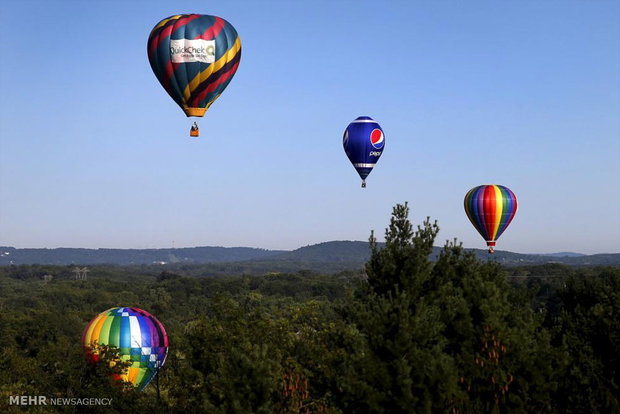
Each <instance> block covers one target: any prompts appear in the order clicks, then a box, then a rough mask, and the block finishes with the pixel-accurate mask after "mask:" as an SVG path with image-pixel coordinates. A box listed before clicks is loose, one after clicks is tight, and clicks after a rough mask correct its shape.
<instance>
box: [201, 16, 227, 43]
mask: <svg viewBox="0 0 620 414" xmlns="http://www.w3.org/2000/svg"><path fill="white" fill-rule="evenodd" d="M223 28H224V19H222V18H219V17H216V18H215V23H213V25H212V26H211V27H209V28H208V29H207V30H205V32H204V33H203V34H202V35H198V36H196V39H204V40H212V39H215V38H216V37H218V35H219V34H220V32H221V31H222V29H223Z"/></svg>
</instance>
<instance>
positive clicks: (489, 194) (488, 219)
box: [484, 185, 495, 239]
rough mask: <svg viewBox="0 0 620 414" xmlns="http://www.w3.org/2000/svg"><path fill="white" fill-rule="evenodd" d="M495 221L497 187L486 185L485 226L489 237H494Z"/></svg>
mask: <svg viewBox="0 0 620 414" xmlns="http://www.w3.org/2000/svg"><path fill="white" fill-rule="evenodd" d="M494 223H495V189H494V188H493V186H490V185H487V186H486V187H484V227H485V228H486V230H487V237H488V238H489V239H491V238H492V237H493V224H494Z"/></svg>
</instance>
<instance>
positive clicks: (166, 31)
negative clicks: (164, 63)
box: [149, 14, 200, 55]
mask: <svg viewBox="0 0 620 414" xmlns="http://www.w3.org/2000/svg"><path fill="white" fill-rule="evenodd" d="M199 17H200V15H199V14H190V15H189V16H188V17H183V18H181V19H176V20H171V21H170V24H169V25H167V26H165V27H164V28H163V29H162V30H161V31H160V32H159V34H158V35H157V37H156V38H155V39H153V41H152V42H151V44H150V48H149V55H150V54H152V53H153V52H154V51H155V49H157V48H158V47H159V44H160V43H161V42H162V41H163V40H164V39H165V38H167V37H169V36H170V35H171V34H172V32H173V31H176V30H178V29H180V28H181V27H183V26H185V25H186V24H187V23H189V22H191V21H192V20H195V19H197V18H199ZM173 29H174V30H173Z"/></svg>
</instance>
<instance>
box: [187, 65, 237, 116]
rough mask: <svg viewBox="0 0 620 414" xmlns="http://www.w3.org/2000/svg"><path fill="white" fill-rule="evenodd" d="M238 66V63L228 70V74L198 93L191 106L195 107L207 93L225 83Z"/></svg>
mask: <svg viewBox="0 0 620 414" xmlns="http://www.w3.org/2000/svg"><path fill="white" fill-rule="evenodd" d="M238 66H239V62H237V63H236V64H235V65H234V66H233V67H232V68H230V70H229V71H228V72H226V73H225V74H223V75H222V76H221V77H220V78H219V79H218V80H217V81H215V82H213V83H212V84H210V85H209V86H208V87H207V88H206V89H205V90H203V91H202V92H200V93H199V94H198V96H196V98H194V100H193V101H192V106H193V107H196V105H198V102H200V101H202V100H203V99H204V98H205V96H207V94H208V93H210V92H213V91H214V90H215V88H217V87H218V86H219V85H221V84H222V83H224V82H226V81H227V80H228V78H230V77H231V76H232V75H234V74H235V71H236V70H237V67H238Z"/></svg>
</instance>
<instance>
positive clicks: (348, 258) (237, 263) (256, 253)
mask: <svg viewBox="0 0 620 414" xmlns="http://www.w3.org/2000/svg"><path fill="white" fill-rule="evenodd" d="M380 246H381V244H380ZM466 250H469V251H473V252H474V254H475V255H476V256H477V257H478V258H480V259H482V260H489V259H490V260H496V261H498V262H499V263H501V264H503V265H506V266H519V265H537V264H545V263H562V264H567V265H576V266H601V265H606V266H620V253H610V254H594V255H583V254H579V253H568V252H562V253H553V254H521V253H513V252H508V251H503V250H496V251H495V254H493V255H490V254H488V252H487V251H486V249H466ZM440 251H441V248H440V247H435V248H434V249H433V253H432V256H431V259H433V260H434V259H436V258H437V256H438V255H439V252H440ZM369 257H370V249H369V246H368V243H367V242H363V241H330V242H325V243H319V244H314V245H309V246H304V247H300V248H299V249H295V250H292V251H282V250H266V249H255V248H249V247H192V248H180V249H72V248H59V249H16V248H13V247H0V265H9V264H16V265H18V264H55V265H71V264H76V265H77V264H80V265H93V264H117V265H145V264H146V265H148V264H160V265H176V264H206V263H212V264H221V266H218V267H221V268H222V269H224V270H225V269H234V271H235V272H245V271H248V272H256V271H264V270H267V271H294V270H299V269H308V270H314V271H318V272H325V273H334V272H338V271H341V270H355V269H361V268H363V266H364V264H365V263H366V262H367V261H368V258H369Z"/></svg>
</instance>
